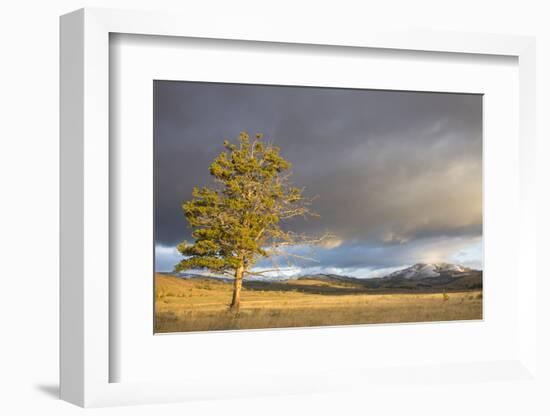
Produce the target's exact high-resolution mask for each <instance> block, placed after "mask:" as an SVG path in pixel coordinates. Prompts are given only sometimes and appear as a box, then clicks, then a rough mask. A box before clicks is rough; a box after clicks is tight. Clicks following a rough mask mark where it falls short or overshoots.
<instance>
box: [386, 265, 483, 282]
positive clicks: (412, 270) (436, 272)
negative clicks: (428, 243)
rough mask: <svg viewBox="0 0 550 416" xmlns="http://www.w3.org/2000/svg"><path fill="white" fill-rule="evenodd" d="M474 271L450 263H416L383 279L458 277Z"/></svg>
mask: <svg viewBox="0 0 550 416" xmlns="http://www.w3.org/2000/svg"><path fill="white" fill-rule="evenodd" d="M474 271H475V270H474V269H471V268H469V267H465V266H461V265H458V264H452V263H416V264H413V265H412V266H410V267H406V268H404V269H402V270H398V271H395V272H393V273H390V274H389V275H387V276H385V277H384V278H385V279H413V280H417V279H425V278H428V277H441V276H449V277H460V276H463V275H465V274H470V273H472V272H474Z"/></svg>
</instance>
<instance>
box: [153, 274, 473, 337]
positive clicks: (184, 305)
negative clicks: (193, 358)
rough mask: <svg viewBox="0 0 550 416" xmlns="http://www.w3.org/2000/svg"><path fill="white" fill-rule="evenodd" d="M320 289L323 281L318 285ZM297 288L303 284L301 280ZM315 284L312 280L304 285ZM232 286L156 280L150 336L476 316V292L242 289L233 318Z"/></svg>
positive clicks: (158, 276)
mask: <svg viewBox="0 0 550 416" xmlns="http://www.w3.org/2000/svg"><path fill="white" fill-rule="evenodd" d="M318 283H319V284H320V285H326V284H327V283H326V282H318ZM300 284H303V282H301V283H300ZM309 284H310V285H311V284H313V285H315V284H316V283H315V282H309ZM231 290H232V285H231V284H230V283H224V282H220V281H216V280H211V279H204V280H203V279H179V278H175V277H171V276H163V275H157V276H156V293H155V295H156V302H155V311H156V317H155V318H156V319H155V330H156V332H187V331H209V330H230V329H257V328H287V327H309V326H321V325H351V324H373V323H397V322H429V321H450V320H470V319H481V318H482V303H483V299H482V294H481V291H480V290H476V291H469V292H450V293H449V292H445V293H444V294H443V293H442V292H439V293H400V294H369V293H361V294H349V295H348V294H338V293H340V292H338V291H337V290H339V288H338V287H335V292H334V293H335V294H312V293H304V292H301V291H299V290H296V289H293V290H290V291H284V290H258V289H254V290H252V289H250V288H247V287H246V286H245V287H244V288H243V291H242V295H241V296H242V297H241V310H240V312H239V314H238V315H235V314H232V313H230V312H229V311H228V310H227V308H228V304H229V302H230V300H231Z"/></svg>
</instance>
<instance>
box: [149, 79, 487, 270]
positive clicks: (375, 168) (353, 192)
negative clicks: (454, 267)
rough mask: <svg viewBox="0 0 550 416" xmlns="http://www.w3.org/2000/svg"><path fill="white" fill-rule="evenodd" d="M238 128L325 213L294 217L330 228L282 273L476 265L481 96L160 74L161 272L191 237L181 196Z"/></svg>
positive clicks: (201, 180)
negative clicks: (258, 136)
mask: <svg viewBox="0 0 550 416" xmlns="http://www.w3.org/2000/svg"><path fill="white" fill-rule="evenodd" d="M241 131H247V132H249V133H250V134H251V135H252V134H255V133H263V134H264V135H265V138H266V139H268V140H270V141H272V142H273V143H274V144H276V145H277V146H279V147H280V148H281V155H282V156H283V157H285V158H286V159H287V160H289V161H291V162H292V163H293V169H292V171H293V175H292V181H293V183H294V185H296V186H299V187H304V188H305V192H304V194H305V195H307V196H318V198H317V199H316V200H315V203H314V209H315V211H316V212H318V213H319V214H320V216H321V217H320V218H319V219H310V220H308V221H303V220H298V221H294V222H293V223H292V227H293V228H294V229H296V230H297V231H303V232H308V233H311V234H317V233H321V232H323V231H330V232H331V233H332V234H334V235H335V236H336V237H335V239H334V240H333V241H331V242H330V244H328V245H327V247H324V248H318V249H316V250H315V253H313V256H314V257H315V259H316V262H302V263H300V264H297V265H295V267H294V268H292V269H289V270H288V271H286V272H285V273H287V274H302V273H311V272H325V273H339V274H345V275H349V276H356V277H370V276H377V275H383V274H385V273H387V272H389V271H392V270H394V269H396V268H401V267H404V266H408V265H411V264H414V263H417V262H434V261H448V262H454V263H460V264H464V265H467V266H471V267H475V268H479V269H481V268H482V264H481V262H482V250H481V248H482V242H481V232H482V97H481V96H480V95H469V94H441V93H423V92H399V91H375V90H352V89H329V88H304V87H280V86H259V85H241V84H219V83H192V82H180V81H156V82H155V162H156V201H155V232H156V239H155V246H156V250H155V253H156V254H155V255H156V261H155V263H156V269H157V271H170V270H171V269H172V268H173V266H174V265H175V264H176V263H177V262H178V261H179V258H180V257H179V255H178V254H177V252H176V251H175V248H174V246H175V245H176V244H177V243H179V242H180V241H182V240H186V239H187V240H191V237H190V229H189V228H188V227H187V223H186V220H185V217H184V216H183V212H182V210H181V204H182V203H183V202H184V201H186V200H188V199H190V197H191V190H192V188H193V186H202V185H208V184H210V183H211V182H210V181H211V179H210V177H209V173H208V166H209V164H210V162H211V161H212V159H213V158H214V157H215V156H216V155H217V154H219V153H220V152H221V151H222V150H223V145H222V143H223V140H224V139H229V140H233V141H234V140H236V138H237V137H238V135H239V132H241ZM296 250H297V251H301V249H300V248H296ZM263 265H265V264H260V266H263Z"/></svg>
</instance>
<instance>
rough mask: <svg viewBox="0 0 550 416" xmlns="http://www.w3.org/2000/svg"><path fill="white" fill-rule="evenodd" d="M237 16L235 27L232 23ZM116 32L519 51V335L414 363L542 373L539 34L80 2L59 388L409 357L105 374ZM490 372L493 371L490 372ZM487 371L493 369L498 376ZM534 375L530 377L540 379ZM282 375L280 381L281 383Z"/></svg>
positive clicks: (72, 35) (68, 77) (211, 389)
mask: <svg viewBox="0 0 550 416" xmlns="http://www.w3.org/2000/svg"><path fill="white" fill-rule="evenodd" d="M236 28H237V29H236ZM112 33H123V34H137V35H155V36H171V37H191V38H206V39H226V40H241V41H242V40H246V41H257V42H258V41H259V42H280V43H283V44H284V43H294V44H306V45H332V46H334V47H343V48H345V47H356V48H382V49H389V50H392V49H397V50H411V51H431V52H439V53H458V54H486V55H505V56H511V57H516V58H517V59H518V65H519V136H520V149H519V165H520V169H519V172H520V173H519V177H518V178H517V180H518V181H519V184H520V189H519V200H518V201H517V202H518V204H519V206H520V219H519V223H518V224H517V227H518V241H519V243H518V244H519V247H521V249H520V251H519V252H518V270H521V271H522V273H523V276H522V280H521V287H520V288H519V289H520V290H518V293H517V303H518V309H517V310H518V313H517V315H518V316H517V319H518V328H519V335H518V339H519V341H520V342H519V345H518V348H517V352H518V353H517V356H515V357H511V358H510V359H509V360H499V361H498V362H497V361H480V362H472V363H462V364H461V365H457V364H456V363H452V362H449V363H441V364H439V365H435V366H434V365H425V366H423V365H422V363H419V365H418V367H415V369H414V372H415V374H416V375H415V377H419V379H421V380H432V382H433V380H439V379H438V378H437V377H438V376H437V375H438V374H440V373H447V375H446V376H444V377H448V378H454V379H455V380H461V381H462V382H472V383H479V382H480V381H482V380H484V379H485V378H486V377H487V374H489V373H490V374H492V375H493V376H491V377H493V378H494V379H499V377H502V379H503V380H508V381H510V380H512V381H516V380H517V381H518V382H521V381H525V380H532V382H535V383H536V382H537V361H536V347H537V337H536V332H537V327H536V315H537V304H536V301H535V299H536V280H537V278H538V276H539V275H538V274H537V273H538V272H539V271H538V270H537V269H536V261H535V260H536V241H535V240H536V234H535V231H536V218H535V216H534V215H533V213H534V212H535V210H536V195H535V193H536V189H535V187H534V185H533V184H534V180H535V174H536V172H535V163H534V162H535V151H534V143H535V139H536V136H535V130H534V126H535V119H534V117H535V91H536V84H535V42H534V39H533V38H529V37H519V36H508V35H487V34H464V33H430V32H402V33H399V32H379V31H369V30H363V29H361V30H356V31H349V32H345V31H344V32H339V33H327V32H326V31H325V30H324V29H323V28H315V27H314V26H313V25H312V27H311V28H309V27H308V31H307V32H306V31H304V30H300V29H292V28H285V30H284V31H283V30H281V29H280V28H279V27H278V26H277V25H273V26H271V25H269V24H266V23H265V22H262V24H261V25H250V26H247V28H246V30H245V31H244V32H241V31H240V29H239V26H238V25H235V24H234V22H224V21H223V20H220V21H217V22H216V24H215V25H210V26H205V25H204V22H202V21H200V20H197V19H193V18H192V17H191V16H185V15H178V14H167V13H150V12H134V11H119V10H107V9H82V10H78V11H76V12H73V13H70V14H68V15H65V16H63V17H62V18H61V233H60V234H61V235H60V238H61V282H60V286H61V313H60V316H61V339H60V349H61V351H60V354H61V355H60V359H61V389H60V394H61V398H62V399H64V400H67V401H69V402H71V403H74V404H77V405H80V406H85V407H88V406H107V405H120V404H138V403H158V402H167V401H185V400H195V399H207V398H214V397H218V398H220V397H226V398H232V397H248V396H254V395H270V394H298V393H319V392H323V391H338V390H342V389H350V388H361V386H367V385H369V386H372V385H373V384H376V383H378V382H382V383H383V384H384V383H386V384H387V383H392V378H402V377H403V375H404V374H405V373H410V372H411V370H410V369H408V370H407V369H404V370H402V371H401V372H400V370H399V369H391V370H388V369H386V368H380V369H372V368H371V369H369V371H368V372H365V371H362V370H361V368H358V369H356V370H350V369H349V368H348V369H346V368H342V369H336V370H335V369H331V370H330V371H329V370H324V369H322V368H321V369H320V371H321V373H323V371H324V372H325V374H326V375H327V377H326V378H324V379H323V380H322V381H321V380H320V378H319V373H311V374H285V373H281V374H278V375H276V376H273V375H272V376H271V377H270V378H269V380H268V379H266V380H262V381H258V380H251V381H248V382H243V383H241V384H238V383H237V385H232V386H230V387H228V386H227V384H226V382H227V380H226V379H225V378H224V376H225V375H222V377H221V378H220V380H218V381H216V382H213V381H212V380H211V379H210V380H209V379H206V378H205V377H204V378H202V379H200V378H189V379H185V377H183V379H182V380H181V381H180V380H178V381H168V380H166V381H156V382H152V381H151V382H129V383H126V382H116V383H115V382H110V381H111V377H110V372H109V368H110V363H112V361H113V360H115V359H117V357H115V356H113V353H112V351H111V350H110V347H109V345H110V340H109V339H110V329H109V328H110V327H109V324H110V316H109V308H110V307H111V308H112V307H113V305H110V303H111V302H112V298H110V296H109V291H110V290H111V289H112V288H110V282H109V275H110V270H111V267H112V259H110V255H109V227H110V220H111V218H110V205H109V204H110V195H109V189H110V170H111V169H112V168H113V167H112V165H111V164H112V163H113V161H112V160H111V159H110V153H109V135H110V131H109V116H110V114H109V91H110V90H109V81H110V80H109V35H110V34H112ZM491 377H490V378H491ZM493 378H491V379H493ZM533 380H534V381H533ZM281 386H284V387H281Z"/></svg>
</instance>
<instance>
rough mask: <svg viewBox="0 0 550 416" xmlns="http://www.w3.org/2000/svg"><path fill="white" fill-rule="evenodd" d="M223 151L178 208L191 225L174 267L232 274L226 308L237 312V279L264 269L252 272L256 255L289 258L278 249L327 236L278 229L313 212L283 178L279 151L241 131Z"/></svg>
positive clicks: (299, 191) (285, 166) (284, 170)
mask: <svg viewBox="0 0 550 416" xmlns="http://www.w3.org/2000/svg"><path fill="white" fill-rule="evenodd" d="M224 147H225V151H224V152H222V153H221V154H219V155H218V156H217V157H216V158H215V159H214V161H213V162H212V164H211V165H210V174H211V175H212V176H213V178H214V180H215V184H216V185H215V186H213V187H212V188H208V187H203V188H200V189H199V188H194V189H193V198H192V199H191V200H190V201H188V202H185V203H184V204H183V206H182V208H183V212H184V214H185V217H186V218H187V221H188V223H189V225H190V226H191V228H192V229H193V232H192V237H193V239H194V242H193V243H189V242H186V241H185V242H182V243H181V244H179V245H178V251H179V252H180V253H181V254H182V255H183V256H184V259H183V260H182V261H181V262H179V263H178V264H177V265H176V266H175V271H182V270H188V269H203V270H208V271H210V272H212V273H215V274H219V275H229V276H232V277H233V278H234V286H233V297H232V300H231V304H230V309H231V310H232V311H233V312H238V311H239V307H240V293H241V288H242V282H243V278H245V277H246V276H249V275H262V273H266V272H269V271H273V270H277V269H276V268H275V269H272V270H264V271H257V270H254V271H252V270H251V269H252V267H253V266H254V264H255V263H256V262H257V261H258V260H259V259H261V258H273V257H281V256H283V257H286V258H288V256H295V255H292V254H289V253H287V252H285V251H284V247H285V246H286V247H289V246H293V245H297V244H301V245H302V244H306V245H310V244H317V243H320V242H321V241H322V240H324V239H325V238H327V237H328V235H325V236H323V237H321V238H317V239H312V238H309V237H307V236H305V235H303V234H298V233H295V232H292V231H288V230H284V229H283V228H281V222H283V221H284V220H287V219H289V218H292V217H296V216H317V215H316V214H315V213H313V212H312V211H311V210H310V209H309V205H310V202H311V200H309V199H307V198H305V197H304V196H302V189H300V188H296V187H294V186H292V185H291V183H290V181H289V176H290V171H289V169H290V168H291V164H290V162H288V161H287V160H285V159H284V158H283V157H282V156H281V155H280V154H279V151H280V149H279V148H278V147H275V146H273V145H272V144H269V143H266V142H264V141H263V137H262V135H261V134H257V135H256V137H255V140H253V141H251V140H250V137H249V135H248V134H247V133H246V132H243V133H241V134H240V136H239V138H238V143H237V144H233V143H230V142H229V141H227V140H226V141H225V142H224Z"/></svg>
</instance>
